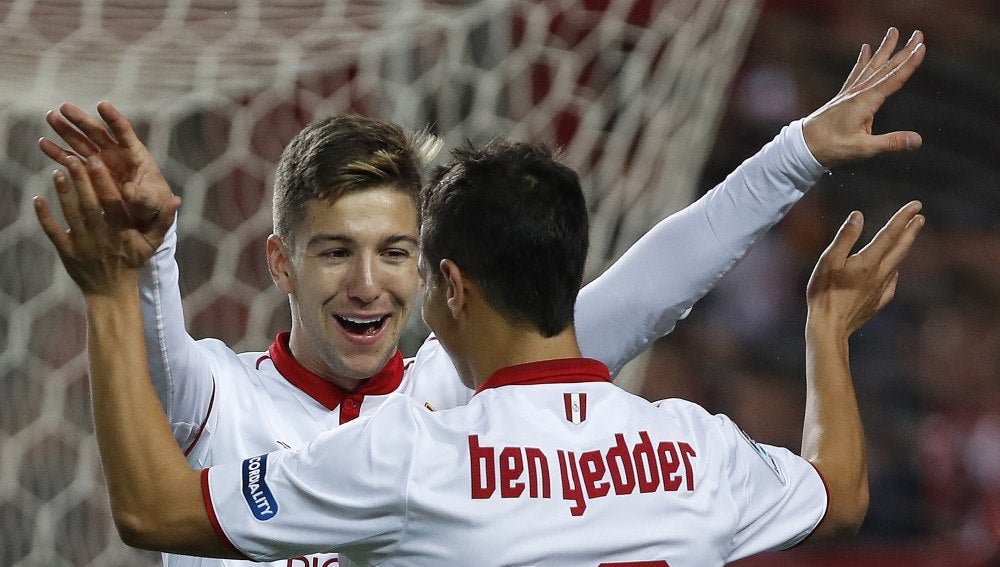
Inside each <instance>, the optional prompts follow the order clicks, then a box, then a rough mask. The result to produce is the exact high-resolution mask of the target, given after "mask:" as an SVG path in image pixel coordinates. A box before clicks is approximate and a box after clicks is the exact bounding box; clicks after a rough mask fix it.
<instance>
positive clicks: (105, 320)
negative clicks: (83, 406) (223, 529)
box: [35, 157, 241, 558]
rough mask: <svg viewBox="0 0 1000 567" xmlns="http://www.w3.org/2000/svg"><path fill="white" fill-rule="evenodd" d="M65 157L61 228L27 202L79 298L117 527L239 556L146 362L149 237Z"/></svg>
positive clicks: (154, 542) (140, 537)
mask: <svg viewBox="0 0 1000 567" xmlns="http://www.w3.org/2000/svg"><path fill="white" fill-rule="evenodd" d="M66 167H67V169H68V171H69V176H67V175H66V173H64V172H62V171H59V172H56V173H55V174H54V183H55V187H56V193H57V196H58V201H59V205H60V207H61V208H62V211H63V216H64V218H65V220H66V223H67V224H68V225H69V229H68V230H65V229H64V228H63V227H62V226H61V224H60V223H59V221H58V220H56V218H55V216H54V215H53V213H52V211H51V210H50V208H49V205H48V204H47V203H46V201H45V200H44V199H42V198H40V197H36V199H35V211H36V215H37V217H38V220H39V223H40V224H41V226H42V229H43V231H44V232H45V234H46V235H47V236H48V237H49V240H50V241H51V242H52V244H53V245H54V246H55V248H56V251H57V252H58V254H59V257H60V259H61V260H62V263H63V266H64V267H65V268H66V271H67V272H68V273H69V274H70V276H71V277H72V278H73V280H74V281H75V282H76V284H77V285H78V287H79V288H80V290H81V291H82V292H83V297H84V301H85V303H86V312H87V350H88V355H89V361H90V375H91V397H92V401H93V412H94V423H95V428H96V433H97V441H98V449H99V452H100V456H101V461H102V464H103V470H104V474H105V479H106V481H107V486H108V493H109V496H110V501H111V509H112V514H113V517H114V521H115V525H116V527H117V528H118V531H119V534H120V535H121V537H122V539H123V540H124V541H125V543H127V544H129V545H133V546H136V547H143V548H154V549H160V550H164V551H171V552H175V553H184V554H199V555H209V556H218V557H236V558H238V557H241V556H240V555H239V554H237V553H236V552H235V551H234V550H233V549H231V548H229V547H227V546H226V545H225V544H224V543H223V542H222V541H221V540H220V539H219V538H218V537H217V536H216V535H215V532H214V530H213V528H212V525H211V523H210V521H209V517H208V513H207V511H206V508H205V505H204V503H203V498H202V492H201V481H200V478H199V473H198V472H197V471H195V470H192V469H191V468H190V466H189V465H188V464H187V462H186V461H185V460H184V456H183V455H182V454H181V451H180V449H179V448H178V446H177V444H176V443H175V442H174V439H173V435H172V434H171V432H170V429H169V428H168V427H167V421H166V417H165V415H164V413H163V409H162V407H161V406H160V402H159V400H158V398H157V396H156V392H155V391H154V389H153V385H152V381H151V379H150V376H149V372H148V370H147V365H146V350H145V344H144V341H143V340H142V337H143V329H142V314H141V311H140V307H139V295H138V288H137V277H138V276H137V274H138V269H139V267H140V266H142V265H143V264H144V263H145V262H146V261H148V259H149V255H151V254H152V253H153V247H152V246H142V245H140V242H141V241H143V239H144V235H143V234H141V233H140V232H139V231H138V230H137V229H134V228H115V227H113V226H112V224H111V223H112V222H113V221H112V220H111V219H109V216H110V215H109V214H106V213H105V210H108V209H109V207H110V206H113V204H114V203H113V201H114V199H115V197H114V195H115V194H117V191H116V190H115V189H114V186H113V184H108V183H106V182H105V183H100V179H98V180H97V181H98V183H96V190H95V185H93V184H92V183H91V177H90V175H89V173H88V170H87V168H86V167H85V166H84V164H83V162H82V161H81V160H79V159H78V158H75V157H71V158H69V159H68V160H67V162H66ZM100 173H101V170H98V177H100ZM104 173H106V171H104ZM105 181H107V180H106V179H105ZM98 194H100V197H99V196H98ZM179 204H180V201H179V199H173V200H171V201H170V202H169V203H167V204H166V205H165V206H166V209H167V210H165V211H164V212H165V213H166V214H168V215H173V212H174V210H175V209H176V207H177V206H178V205H179ZM102 205H104V206H103V207H102Z"/></svg>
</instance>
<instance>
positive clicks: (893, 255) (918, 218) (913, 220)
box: [858, 201, 924, 277]
mask: <svg viewBox="0 0 1000 567" xmlns="http://www.w3.org/2000/svg"><path fill="white" fill-rule="evenodd" d="M922 207H923V205H922V204H921V203H920V201H910V202H909V203H907V204H905V205H903V206H902V207H901V208H900V209H899V210H898V211H896V214H894V215H892V218H891V219H889V222H887V223H886V224H885V226H883V227H882V229H881V230H879V231H878V233H877V234H876V235H875V237H874V238H872V240H871V242H869V243H868V245H867V246H865V247H864V248H862V249H861V250H860V251H859V252H858V255H859V256H860V255H864V256H869V257H871V258H872V259H873V260H875V261H878V262H879V265H880V266H881V271H882V272H883V273H884V275H881V277H888V276H889V274H891V273H892V272H894V271H895V270H896V268H897V267H898V266H899V264H900V263H901V262H902V261H903V258H905V257H906V254H907V253H908V252H909V251H910V246H911V245H912V244H913V241H914V240H915V239H916V237H917V233H919V232H920V229H921V228H923V226H924V217H923V215H920V214H919V213H920V210H921V208H922Z"/></svg>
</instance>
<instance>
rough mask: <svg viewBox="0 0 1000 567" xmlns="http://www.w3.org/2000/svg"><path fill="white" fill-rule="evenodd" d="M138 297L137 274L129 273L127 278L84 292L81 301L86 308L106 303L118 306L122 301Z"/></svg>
mask: <svg viewBox="0 0 1000 567" xmlns="http://www.w3.org/2000/svg"><path fill="white" fill-rule="evenodd" d="M138 295H139V280H138V274H136V273H130V274H129V275H128V277H123V278H121V279H120V280H118V281H115V282H109V283H107V284H105V285H101V286H98V287H91V288H89V289H87V290H84V291H83V300H84V301H85V302H86V303H87V305H88V306H95V307H96V306H103V305H104V304H107V303H111V304H119V303H121V302H122V301H128V300H131V299H133V298H138Z"/></svg>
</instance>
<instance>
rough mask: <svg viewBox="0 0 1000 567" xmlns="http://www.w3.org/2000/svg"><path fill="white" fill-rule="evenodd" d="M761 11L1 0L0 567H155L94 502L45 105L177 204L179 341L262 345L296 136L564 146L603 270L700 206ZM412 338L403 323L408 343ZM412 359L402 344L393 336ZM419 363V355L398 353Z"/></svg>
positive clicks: (276, 321) (587, 4) (691, 2)
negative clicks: (142, 159) (133, 144)
mask: <svg viewBox="0 0 1000 567" xmlns="http://www.w3.org/2000/svg"><path fill="white" fill-rule="evenodd" d="M758 10H759V6H758V2H756V1H753V0H701V1H695V0H544V1H528V0H488V1H487V0H483V1H480V2H472V1H461V0H439V1H432V0H396V1H391V0H341V1H332V0H331V1H329V2H327V1H323V0H282V1H275V2H270V1H268V2H264V1H242V0H241V1H237V0H80V1H71V0H34V1H31V0H16V1H11V2H0V73H2V75H0V76H2V80H0V140H2V143H0V159H2V164H3V166H2V167H0V184H2V191H0V203H2V206H0V270H2V271H0V313H2V318H0V341H2V344H3V353H2V354H0V533H3V534H4V535H3V544H2V545H0V564H2V565H12V566H15V565H21V566H23V565H46V566H51V565H74V566H76V565H95V566H96V565H113V564H129V565H137V564H155V563H157V562H158V558H157V557H156V556H155V555H153V554H146V553H140V552H136V551H133V550H128V549H125V548H124V547H123V546H122V545H121V544H120V542H119V540H118V537H117V535H116V533H115V531H114V528H113V525H112V524H111V521H110V514H109V511H108V506H107V501H106V494H105V491H104V488H103V486H102V476H101V473H100V463H99V461H98V458H97V453H96V448H95V441H94V435H93V425H92V423H91V418H90V414H89V400H88V386H87V378H86V354H85V324H84V315H83V310H82V302H81V301H80V298H79V294H78V292H77V291H76V289H75V287H74V285H73V284H72V282H71V281H70V280H69V278H68V277H67V276H66V275H65V273H64V271H63V270H62V267H61V266H60V264H59V261H58V258H57V257H56V255H55V253H54V251H53V250H52V249H51V246H50V245H49V244H48V242H47V241H46V239H45V237H44V235H43V234H42V232H41V230H40V228H39V227H38V226H37V223H36V221H35V219H34V214H33V212H32V207H31V197H32V195H35V194H42V195H49V196H52V194H53V191H52V188H51V182H50V179H51V177H50V172H51V170H52V169H53V164H51V163H46V160H45V159H44V157H43V156H42V155H41V153H40V152H39V151H38V150H37V148H36V143H35V142H36V140H37V139H38V138H39V137H40V136H51V135H52V133H51V132H50V131H49V130H48V127H47V126H46V125H45V122H44V120H43V114H44V112H45V111H46V110H48V109H50V108H54V107H56V106H57V105H58V104H59V103H61V102H63V101H69V102H73V103H75V104H78V105H80V106H82V107H84V108H85V109H87V110H88V111H90V112H94V108H95V105H96V103H97V102H98V101H99V100H101V99H107V100H110V101H112V102H113V103H115V104H116V105H117V106H118V107H119V108H120V109H122V111H123V112H124V113H125V115H126V116H128V117H129V118H130V119H132V121H133V123H134V124H135V125H136V127H137V131H138V132H139V134H140V136H141V137H142V139H143V140H144V141H145V142H146V143H147V144H148V146H149V147H150V149H151V150H152V152H153V154H154V155H155V156H156V157H157V160H158V161H159V163H160V164H161V165H162V167H163V170H164V172H165V174H166V176H167V177H168V179H169V180H170V181H171V183H172V186H173V187H174V189H175V190H176V191H177V192H178V193H179V194H181V195H182V196H183V197H184V205H183V207H182V210H181V213H180V225H179V232H180V235H181V238H180V242H179V248H178V261H179V263H180V265H181V274H182V281H181V286H182V290H183V292H184V294H185V297H184V301H185V308H186V313H187V317H188V325H189V329H190V330H191V333H192V334H193V335H194V336H196V337H204V336H214V337H218V338H221V339H223V340H224V341H226V342H227V343H228V344H230V345H231V346H233V347H234V348H236V349H237V350H244V349H263V348H265V347H266V345H267V344H269V343H270V341H271V340H272V339H273V337H274V335H275V333H276V332H277V331H278V330H281V329H284V328H287V325H288V315H287V309H288V308H287V302H286V301H285V299H284V297H283V296H282V295H281V294H279V293H277V292H276V291H274V290H273V289H272V283H271V280H270V277H269V275H268V272H267V269H266V264H265V262H264V254H263V249H264V246H263V243H264V239H265V237H266V236H267V235H268V234H269V233H270V229H271V217H270V200H269V185H270V183H271V179H272V177H271V176H272V171H273V168H274V164H275V162H276V160H277V158H278V156H279V154H280V152H281V149H282V148H283V147H284V145H285V143H286V142H287V141H288V140H289V139H290V138H291V137H292V136H294V135H295V134H296V133H297V132H298V131H299V129H301V128H302V127H303V126H304V125H305V124H306V123H308V122H309V121H311V120H313V119H314V118H318V117H320V116H324V115H329V114H338V113H346V112H354V113H361V114H365V115H369V116H373V117H377V118H381V119H386V120H391V121H394V122H397V123H399V124H402V125H404V126H408V127H411V128H414V129H417V128H422V127H425V126H429V127H430V129H431V131H433V132H435V133H437V134H438V135H440V136H441V137H442V138H443V139H444V141H445V148H446V149H447V148H452V147H455V146H457V145H460V144H462V143H464V142H465V141H466V140H473V141H483V140H485V139H487V138H489V137H492V136H495V135H498V134H500V135H505V136H507V137H510V138H513V139H522V140H531V141H537V142H547V143H549V144H550V145H552V146H554V147H558V148H561V149H562V150H563V154H564V156H565V161H566V162H567V163H568V164H569V165H571V166H572V167H574V168H575V169H576V170H577V171H578V172H580V174H581V178H582V180H583V184H584V187H585V190H586V191H587V199H588V202H589V206H590V210H591V215H592V223H593V226H592V249H591V252H590V256H589V263H588V265H589V267H590V273H589V274H588V277H592V276H593V275H595V274H596V273H599V272H600V270H602V269H603V268H604V267H605V266H607V265H608V264H609V263H610V262H611V261H612V260H613V259H615V258H616V257H617V256H618V255H619V254H620V253H621V252H622V251H624V250H625V249H626V248H627V247H628V246H629V245H630V244H631V243H632V242H634V241H635V240H636V239H637V238H638V237H639V236H640V235H641V234H642V233H643V232H644V231H645V230H647V229H648V228H649V227H651V226H652V225H653V224H654V223H655V222H656V221H658V220H659V219H661V218H663V217H665V216H666V215H667V214H669V213H671V212H673V211H675V210H677V209H679V208H681V207H682V206H684V205H686V204H687V203H688V202H690V200H691V199H692V197H693V192H694V190H695V188H696V185H697V181H698V175H699V172H700V170H701V168H702V165H703V163H704V160H705V158H706V156H707V152H708V150H709V147H710V144H711V143H712V140H713V138H714V135H715V130H716V127H717V123H718V119H719V117H720V114H721V110H722V108H723V104H724V102H725V98H726V91H727V88H728V85H729V82H730V81H731V79H732V76H733V74H734V71H735V69H736V67H737V65H738V64H739V62H740V60H741V58H742V56H743V52H744V49H745V47H746V43H747V40H748V38H749V33H750V31H751V28H752V27H753V24H754V23H755V20H756V17H757V12H758ZM421 333H422V331H421V330H420V329H419V326H417V325H415V326H414V330H413V331H412V332H411V333H410V334H409V335H408V339H407V340H408V341H410V342H409V343H408V344H409V345H410V347H412V345H413V344H414V343H413V341H414V338H415V337H419V338H422V336H421ZM403 346H404V351H406V350H407V343H404V345H403ZM411 352H412V351H411Z"/></svg>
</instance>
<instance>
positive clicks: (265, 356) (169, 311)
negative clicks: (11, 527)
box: [140, 121, 825, 567]
mask: <svg viewBox="0 0 1000 567" xmlns="http://www.w3.org/2000/svg"><path fill="white" fill-rule="evenodd" d="M824 171H825V169H824V168H823V167H822V166H821V165H820V164H819V163H818V162H817V161H816V160H815V158H814V157H813V156H812V154H810V153H809V150H808V148H807V147H806V144H805V139H804V138H803V135H802V124H801V121H796V122H793V123H792V124H790V125H789V126H788V127H786V128H784V129H783V130H782V131H781V133H780V134H779V135H778V136H777V137H776V138H775V139H774V141H772V142H771V143H769V144H767V145H766V146H765V147H764V148H763V149H762V150H761V151H760V152H758V153H757V154H756V155H755V156H754V157H752V158H750V159H748V160H747V161H746V162H744V163H743V164H742V165H741V166H740V167H739V168H737V169H736V170H735V171H734V172H733V173H732V174H731V175H730V176H729V177H727V178H726V180H725V181H724V182H723V183H721V184H720V185H719V186H717V187H716V188H715V189H713V190H712V191H710V192H709V193H707V194H706V195H705V196H704V197H702V198H701V199H699V200H698V201H696V202H695V203H693V204H692V205H690V206H689V207H687V208H685V209H684V210H683V211H680V212H678V213H675V214H673V215H671V216H670V217H668V218H667V219H665V220H663V221H661V222H660V223H659V224H658V225H656V226H655V227H654V228H653V229H651V230H650V232H649V233H647V234H646V235H645V236H643V238H641V239H640V240H639V241H638V242H637V243H636V244H635V245H634V246H633V247H632V248H630V249H629V251H627V252H626V253H625V255H623V256H622V258H621V259H619V260H618V261H617V262H616V263H615V264H614V265H612V266H611V268H609V269H608V270H607V271H606V272H605V273H604V274H602V275H601V276H600V277H598V278H597V279H596V280H594V281H593V282H591V283H590V284H588V285H587V286H586V287H585V288H584V289H583V290H582V291H581V293H580V296H579V299H578V300H577V306H576V315H575V320H576V330H577V337H578V340H579V342H580V347H581V350H582V352H583V353H584V355H585V356H589V357H592V358H595V359H598V360H600V361H602V362H604V363H605V364H606V365H607V366H608V367H609V368H610V369H611V370H612V374H615V373H617V372H618V371H619V370H620V369H621V368H622V366H624V364H625V363H626V362H627V361H628V360H631V359H632V358H634V357H635V356H636V355H637V354H638V353H640V352H641V351H642V350H644V349H645V348H646V347H648V346H649V345H650V344H651V343H652V342H653V341H654V340H656V339H657V338H659V337H661V336H663V335H665V334H666V333H668V332H669V331H670V330H671V329H673V327H674V325H675V324H676V322H677V321H678V320H679V319H680V318H682V317H683V316H684V315H685V314H686V313H687V312H688V310H689V309H690V308H691V306H692V305H694V303H695V302H696V301H697V300H698V299H699V298H701V297H702V296H703V295H704V294H705V293H707V292H708V291H709V290H710V289H711V288H712V286H713V285H714V283H715V282H716V281H717V280H718V279H719V278H720V277H722V276H723V275H724V274H725V273H727V272H728V271H729V269H730V268H732V266H733V265H735V263H736V262H737V261H738V260H739V259H740V258H741V257H742V256H743V255H744V254H745V252H746V250H747V249H748V248H749V247H750V245H751V244H752V243H753V242H754V241H755V240H756V239H757V237H759V236H760V235H761V234H763V233H764V232H765V231H767V230H768V229H769V228H770V227H771V226H773V225H774V224H775V223H776V222H778V221H779V220H780V219H781V218H782V217H783V216H784V214H785V213H786V212H787V211H788V210H789V209H790V208H791V207H792V205H794V204H795V203H796V202H797V201H798V199H799V198H801V197H802V195H803V194H804V192H805V191H806V190H807V189H808V188H809V187H810V186H811V185H812V184H813V183H815V182H816V181H817V180H818V179H819V177H820V176H821V175H822V174H823V173H824ZM176 244H177V233H176V226H174V227H171V229H170V231H169V232H168V234H167V237H166V239H165V240H164V243H163V245H162V246H161V247H160V249H159V250H158V251H157V252H156V254H155V255H154V257H153V261H152V262H150V265H149V268H148V269H145V270H143V271H142V273H141V274H140V293H141V298H142V308H143V320H144V326H145V333H146V342H147V348H148V353H149V368H150V374H151V375H152V377H153V382H154V386H155V387H156V391H157V395H158V396H159V398H160V401H161V403H162V404H163V407H164V410H165V412H166V414H167V417H168V419H169V421H170V426H171V428H172V430H173V432H174V437H175V438H176V440H177V442H178V444H179V445H180V446H181V447H182V448H183V449H184V450H185V451H186V453H187V455H188V459H189V462H190V463H191V464H192V465H193V466H197V467H205V466H211V465H213V464H217V463H222V462H227V461H231V460H235V459H240V458H244V457H248V456H251V455H257V454H261V453H265V452H268V451H271V450H273V449H275V448H276V447H281V446H285V445H287V446H292V447H294V446H297V445H299V444H301V443H303V442H305V441H308V440H311V439H313V438H314V437H315V436H316V435H317V434H318V433H319V432H321V431H324V430H326V429H329V428H331V427H335V426H338V425H340V424H341V423H344V422H346V421H349V420H350V419H352V418H353V417H356V416H358V415H365V414H367V413H369V412H371V411H374V409H375V408H377V407H378V405H379V404H380V403H382V401H384V400H385V399H386V397H387V396H388V394H389V393H390V392H393V391H398V392H402V393H406V394H410V395H413V396H414V399H415V401H417V402H418V403H419V404H423V403H429V404H430V405H432V406H433V407H434V408H437V409H444V408H448V407H452V406H454V405H456V404H461V403H464V402H465V401H466V400H467V399H468V397H469V395H470V394H471V392H469V391H468V390H466V389H465V388H464V387H463V386H461V384H460V383H459V381H458V379H457V372H456V371H455V369H454V366H453V365H452V364H451V361H450V360H449V359H448V357H447V355H446V354H445V353H444V351H443V349H441V348H440V346H439V345H437V343H436V341H434V340H433V338H431V339H428V341H427V342H425V343H424V345H423V346H422V347H421V349H420V350H419V351H418V352H417V354H416V357H415V358H414V359H412V360H409V361H405V362H404V361H403V360H402V357H401V356H400V355H398V354H397V356H396V357H395V358H394V359H393V361H391V362H390V364H389V365H388V366H387V367H386V369H384V370H383V371H382V372H380V373H379V374H378V375H377V376H375V377H373V378H372V379H370V380H369V381H368V383H367V384H366V385H365V386H364V387H363V388H361V389H360V390H358V391H356V392H354V393H352V394H345V393H344V392H342V391H341V390H339V389H338V388H336V387H335V386H332V385H331V384H330V383H328V382H326V381H324V380H322V379H321V378H319V377H318V376H315V375H313V374H312V373H310V372H308V371H307V370H305V369H304V368H303V367H301V366H300V365H298V364H297V363H296V362H295V361H294V359H292V358H291V356H290V355H289V354H288V352H287V347H286V346H285V345H286V342H284V341H286V339H282V338H280V337H279V339H278V340H276V341H275V344H274V345H272V347H271V349H270V350H269V351H267V352H249V353H242V354H237V353H235V352H234V351H232V350H231V349H230V348H228V347H227V346H226V345H225V344H223V343H222V342H220V341H217V340H214V339H205V340H200V341H196V340H195V339H193V338H192V337H191V336H190V335H188V333H187V330H186V328H185V325H184V313H183V310H182V305H181V294H180V288H179V285H178V281H179V277H178V266H177V263H176V261H175V258H174V250H175V248H176ZM418 376H419V379H418ZM164 558H165V562H166V564H167V565H169V566H171V567H193V566H196V565H203V566H208V565H222V564H230V563H231V564H242V563H240V562H222V561H218V560H210V559H197V558H189V557H185V556H171V555H168V554H165V555H164ZM331 561H333V556H330V557H320V558H317V557H310V558H303V559H302V560H301V561H296V562H292V561H289V562H280V563H277V565H282V566H284V567H293V566H297V565H298V566H302V567H322V566H323V565H326V564H327V563H328V562H331Z"/></svg>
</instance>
